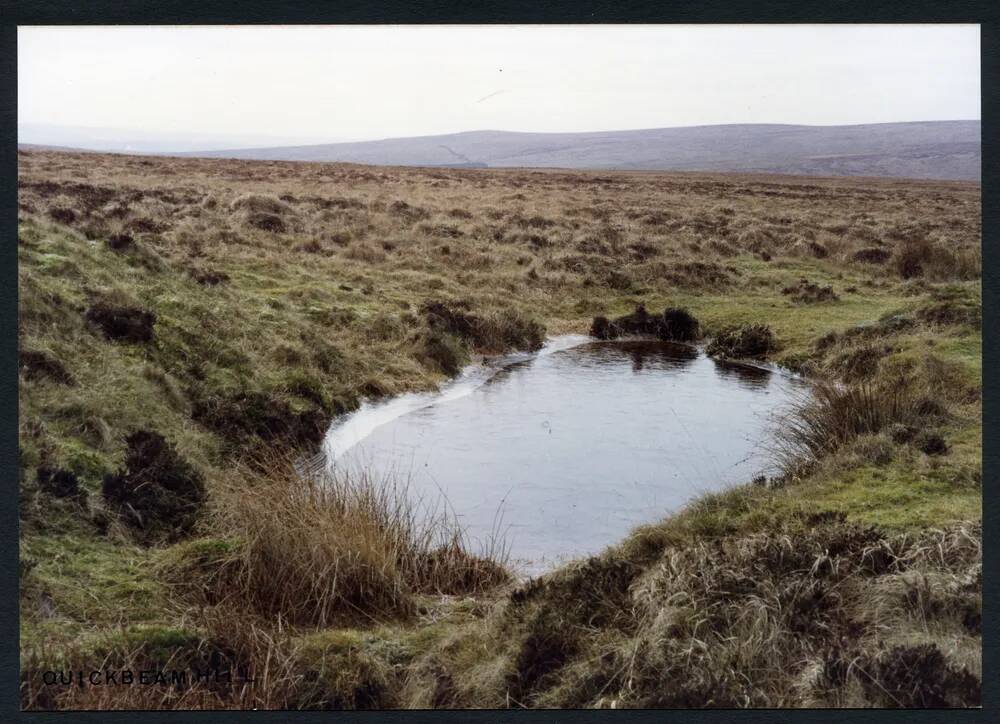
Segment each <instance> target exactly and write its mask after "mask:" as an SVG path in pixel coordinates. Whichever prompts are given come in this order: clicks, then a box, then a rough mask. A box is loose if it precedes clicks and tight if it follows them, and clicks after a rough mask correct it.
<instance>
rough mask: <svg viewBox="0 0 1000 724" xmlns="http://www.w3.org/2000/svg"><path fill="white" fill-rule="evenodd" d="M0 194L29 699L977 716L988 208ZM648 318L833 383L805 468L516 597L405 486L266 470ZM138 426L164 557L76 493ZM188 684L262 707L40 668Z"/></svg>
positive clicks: (39, 178)
mask: <svg viewBox="0 0 1000 724" xmlns="http://www.w3.org/2000/svg"><path fill="white" fill-rule="evenodd" d="M19 186H20V188H19V191H20V193H19V199H18V201H19V234H18V259H19V269H18V271H19V304H20V318H19V329H18V338H19V349H20V351H21V374H20V375H19V390H20V395H19V426H20V427H19V455H20V490H21V508H20V510H21V546H20V554H21V560H22V566H21V568H22V577H21V650H22V668H23V673H22V703H23V704H24V705H25V706H26V707H29V708H74V707H78V708H98V709H106V708H132V709H143V708H183V707H193V708H253V707H258V708H299V707H303V708H324V707H326V708H379V707H383V708H384V707H447V706H463V707H464V706H471V707H484V706H485V707H491V706H492V707H508V706H509V707H519V706H542V707H544V706H572V707H577V706H579V707H605V706H608V707H610V706H615V707H625V706H668V707H670V706H722V705H724V706H864V705H875V706H920V705H927V704H935V705H949V706H967V705H974V704H976V703H977V701H978V699H977V695H978V694H977V691H978V688H977V687H978V681H979V678H981V671H980V669H981V664H980V659H981V653H980V651H981V636H980V634H979V632H978V630H977V623H976V622H977V619H976V615H977V610H979V611H980V614H979V615H980V618H981V607H980V609H977V606H981V605H980V604H979V603H978V602H979V598H980V595H981V582H980V579H979V578H978V577H977V575H979V574H977V570H979V569H978V568H977V566H979V563H978V561H979V555H980V553H979V540H980V528H979V520H980V519H981V510H982V500H981V495H982V493H981V485H982V480H981V476H982V459H981V458H982V425H981V414H982V413H981V395H982V361H981V349H982V334H981V290H980V283H979V281H978V278H979V275H980V262H979V247H980V225H979V216H980V199H979V195H980V190H979V186H978V185H976V184H968V183H940V182H915V181H914V182H910V181H898V180H896V181H888V180H887V181H879V180H857V179H814V178H791V177H769V176H740V175H712V174H659V173H634V174H633V173H605V172H601V173H587V172H574V173H566V172H560V171H538V172H532V171H523V170H516V169H510V170H457V169H395V168H391V169H390V168H366V167H360V166H350V165H339V164H294V163H267V162H240V161H225V160H212V161H207V160H198V159H156V158H140V157H129V156H101V155H95V154H67V153H50V152H36V151H32V152H22V153H20V154H19ZM873 249H874V250H878V251H877V252H873V251H872V250H873ZM859 252H863V253H861V254H860V256H859V254H858V253H859ZM859 259H860V260H859ZM865 260H867V261H865ZM827 287H829V289H830V291H829V292H827V291H826V289H827ZM786 289H793V290H799V292H798V293H794V294H789V293H783V291H784V290H786ZM803 290H804V291H803ZM815 290H820V292H816V293H814V292H815ZM640 304H643V305H645V308H646V309H649V310H654V311H655V312H656V313H657V314H658V313H659V312H660V310H663V309H666V308H675V309H685V310H687V311H688V312H690V314H691V315H693V317H694V318H695V319H696V320H697V321H698V323H699V325H698V326H699V328H700V331H701V334H702V335H703V338H704V341H706V342H707V341H711V340H712V339H713V338H715V337H717V336H719V335H720V333H722V332H724V331H725V330H726V329H729V328H734V327H741V326H747V325H756V324H763V325H766V326H767V327H768V328H769V329H770V331H771V333H772V334H773V337H774V341H775V347H776V348H775V349H772V350H770V351H767V352H766V353H765V354H766V357H767V359H768V360H769V361H770V362H772V363H776V364H782V365H786V366H788V367H790V368H793V369H795V370H799V371H801V372H802V373H803V374H805V375H808V376H810V377H813V378H816V379H825V380H828V381H829V384H828V386H827V387H825V388H821V389H822V390H825V392H823V393H822V394H821V395H820V396H819V397H818V398H817V400H819V401H818V402H817V401H814V402H813V403H811V404H812V405H813V406H812V407H808V408H807V410H806V411H805V412H806V414H805V415H804V416H803V415H799V416H795V415H794V414H793V411H789V417H788V419H787V420H786V421H785V425H784V426H783V429H784V430H785V431H786V433H788V432H791V433H792V434H794V433H795V431H796V430H797V431H798V433H799V434H798V437H797V440H796V443H795V444H794V445H793V446H792V448H793V451H794V452H795V455H794V456H793V457H795V458H796V460H797V462H802V460H803V459H805V461H806V462H807V463H808V464H807V465H804V466H803V465H800V464H796V465H794V466H792V465H790V466H789V469H788V471H787V473H788V474H787V475H785V476H784V477H783V478H779V479H778V480H771V481H765V484H757V485H752V484H748V485H745V486H740V487H736V488H734V489H732V490H729V491H725V492H723V493H718V494H714V495H708V496H704V497H702V498H699V499H698V500H696V501H694V502H693V503H692V504H690V505H689V506H688V507H687V508H685V509H684V510H681V511H679V512H676V513H675V514H673V515H670V516H668V517H666V518H665V519H664V520H663V521H661V522H658V523H654V524H651V525H647V526H642V527H640V528H639V529H637V530H636V531H635V532H634V533H633V534H632V535H631V536H629V537H628V538H627V539H626V540H624V541H621V542H620V543H619V544H616V545H614V546H611V547H610V548H609V549H608V550H607V551H606V552H605V553H604V554H602V555H601V556H596V557H594V558H592V559H589V560H586V561H579V562H576V563H574V564H571V565H568V566H565V567H563V568H560V569H558V570H556V571H553V572H551V573H549V574H547V575H546V576H544V577H542V578H539V579H535V580H533V581H509V580H507V579H506V576H505V575H504V573H503V569H502V567H500V566H495V565H491V564H489V563H487V562H484V561H483V560H481V559H479V558H477V557H476V556H474V555H470V553H472V552H470V551H468V550H467V549H466V548H465V547H464V545H463V543H462V541H461V538H460V536H459V537H456V532H455V530H454V527H453V526H452V525H451V524H450V523H448V522H446V521H441V520H440V519H437V518H435V517H434V516H433V515H431V516H430V518H420V517H419V516H417V517H415V515H416V512H415V511H414V510H412V509H411V508H410V507H408V506H407V505H406V504H403V502H402V498H400V497H399V496H398V495H397V494H396V493H398V492H400V489H397V490H396V491H395V492H393V490H392V488H391V487H382V486H378V485H375V484H374V482H375V481H366V480H354V481H346V480H345V481H340V482H339V483H338V484H335V485H333V486H332V487H322V486H317V485H313V486H308V485H297V484H293V482H294V483H297V482H298V481H295V480H294V479H293V478H292V477H291V476H290V474H289V471H288V468H287V465H283V464H275V463H273V460H275V459H276V460H279V461H280V460H284V459H285V458H286V457H287V456H288V455H294V454H296V453H300V452H306V451H309V450H310V449H311V448H312V446H314V445H315V443H316V441H317V440H318V439H319V437H320V436H321V435H322V432H323V430H324V429H325V427H326V425H327V424H328V423H329V421H330V419H331V418H332V417H334V416H335V415H337V414H341V413H343V412H345V411H348V410H351V409H353V408H354V407H355V406H356V405H358V404H359V402H360V401H361V400H362V399H364V398H368V397H378V396H383V395H393V394H397V393H401V392H405V391H410V390H421V389H429V388H431V387H433V386H435V385H437V384H438V383H440V382H441V381H443V380H444V379H445V378H446V377H447V376H448V375H450V374H454V373H455V372H456V371H457V370H458V369H459V368H460V366H461V365H462V364H463V363H465V362H466V361H468V360H471V359H472V358H473V356H474V355H475V354H479V353H488V352H498V351H502V350H505V349H510V348H522V349H530V348H535V347H537V345H538V344H539V343H540V341H541V339H542V338H543V336H544V335H545V334H550V335H552V334H561V333H585V332H586V331H587V330H588V329H590V327H591V323H592V321H593V318H594V317H596V316H604V317H608V318H611V319H615V318H619V317H622V316H625V315H631V314H633V313H634V312H635V310H636V307H637V306H638V305H640ZM122 309H129V310H133V311H132V312H130V313H129V314H128V315H127V316H126V319H125V324H124V327H125V329H126V331H127V332H128V333H127V334H125V335H124V338H122V339H117V340H116V339H109V338H108V334H107V330H106V329H105V328H104V327H106V326H107V320H108V319H109V318H115V319H117V317H114V314H120V312H118V311H116V312H114V313H113V314H110V315H109V313H108V312H107V310H122ZM91 310H97V312H94V311H91ZM88 311H89V312H90V313H89V314H88ZM147 314H148V315H155V322H154V323H153V324H152V329H151V331H152V334H151V337H149V338H147V335H146V327H147V326H148V324H147V323H148V321H149V320H150V319H151V318H150V317H149V316H145V315H147ZM129 320H132V322H134V324H132V323H130V322H129ZM901 380H902V381H908V383H909V384H910V385H911V388H908V391H904V392H902V393H898V394H899V395H902V396H901V397H899V398H895V397H893V395H894V394H897V393H892V394H890V393H889V392H887V391H888V390H895V389H896V388H897V387H898V384H897V383H899V382H900V381H901ZM925 396H930V397H932V398H934V399H935V400H937V401H938V402H939V403H940V405H941V406H942V407H943V409H942V410H939V411H938V412H940V413H941V414H937V415H934V416H927V415H925V414H923V413H924V412H927V409H925V408H924V407H921V406H920V405H918V404H917V403H918V402H919V398H920V397H925ZM894 399H895V400H896V402H901V403H905V404H898V405H897V404H895V403H893V404H886V403H892V402H893V400H894ZM824 401H825V404H824ZM845 401H846V403H848V404H844V403H845ZM868 403H871V404H868ZM865 410H867V411H868V413H870V414H868V413H866V414H865V415H864V416H861V413H862V412H864V411H865ZM902 412H905V413H906V414H902ZM897 413H900V414H897ZM910 413H913V414H912V415H911V414H910ZM918 413H919V414H918ZM796 420H798V422H797V423H796V422H795V421H796ZM873 421H874V422H873ZM876 423H877V424H876ZM796 425H798V427H796ZM907 426H910V427H914V428H922V429H919V430H913V431H909V432H908V431H907V430H906V429H905V428H907ZM923 428H925V429H923ZM140 432H142V433H145V434H144V435H142V436H140V438H141V439H157V440H158V439H159V437H155V438H154V437H150V435H149V433H155V434H156V435H157V436H162V439H163V440H164V443H165V449H168V450H170V451H172V452H171V453H170V454H168V456H167V457H168V458H170V460H174V458H173V457H172V456H173V455H176V456H177V457H176V460H177V461H179V462H177V467H178V469H182V470H185V471H188V472H190V473H191V475H190V476H188V477H192V479H193V478H198V479H203V480H204V488H205V493H206V496H205V499H204V500H203V501H199V502H198V505H197V506H196V507H197V515H196V520H195V522H194V523H193V526H192V527H191V528H190V530H187V531H186V532H184V531H181V533H180V534H179V535H180V536H181V537H180V539H179V540H173V539H172V538H171V536H170V535H168V536H165V537H164V536H150V537H147V536H144V535H142V534H141V533H140V531H138V530H137V529H136V527H135V526H134V525H129V524H128V515H122V514H121V513H120V511H119V507H116V505H115V504H114V501H110V503H109V501H108V500H106V499H105V496H104V494H103V489H104V481H105V479H106V478H107V477H108V476H114V475H119V476H124V477H123V478H122V479H124V480H126V481H128V480H131V479H132V477H130V476H129V475H128V474H125V473H126V472H127V470H126V469H127V468H128V466H127V465H126V461H127V460H128V459H129V454H130V447H129V443H128V440H129V438H130V436H132V435H134V434H136V433H140ZM911 432H912V433H913V434H910V433H911ZM923 433H927V434H933V435H936V436H938V437H939V438H940V441H941V442H942V443H943V446H944V447H943V448H941V449H943V450H946V452H945V453H944V454H938V452H940V450H939V451H938V452H935V453H933V454H928V453H927V452H925V451H924V449H923V448H924V447H927V446H926V440H925V439H924V438H921V437H920V435H921V434H923ZM927 449H932V450H934V449H935V448H933V447H927ZM262 458H263V459H271V460H272V463H270V464H268V465H264V466H263V467H262V466H261V465H260V464H259V463H254V462H253V461H254V460H258V461H259V460H260V459H262ZM189 466H190V467H189ZM138 467H139V468H141V469H143V470H145V467H143V466H141V465H140V466H138ZM167 467H171V466H167ZM40 468H44V469H46V470H50V471H62V472H63V473H64V474H63V476H62V478H61V479H63V480H68V479H69V478H68V477H67V476H66V475H65V473H70V474H72V475H73V476H74V478H75V479H76V481H77V484H78V486H79V490H80V491H81V492H80V494H79V495H76V496H74V497H56V496H55V495H54V494H53V493H52V492H51V491H49V490H47V489H43V485H42V481H41V480H40V479H39V476H38V470H39V469H40ZM191 471H193V472H191ZM143 474H147V473H143ZM185 475H186V476H187V475H188V473H185ZM148 476H151V477H149V479H150V480H152V481H153V482H154V483H156V484H157V485H161V486H166V488H167V489H169V485H170V482H169V481H170V479H171V477H170V475H166V476H162V475H153V474H152V473H148ZM133 477H135V476H133ZM140 477H141V476H139V477H135V480H140ZM142 480H143V481H145V480H146V478H143V479H142ZM142 484H143V485H144V484H145V483H144V482H143V483H142ZM125 489H126V492H127V489H128V486H127V485H126V486H125ZM125 510H127V509H125ZM133 522H134V521H133ZM185 527H186V524H185ZM169 529H170V530H173V528H172V527H170V528H169ZM873 551H883V552H885V551H888V552H889V553H891V555H889V553H887V554H886V555H885V556H883V557H882V558H880V559H879V560H880V561H881V563H880V566H879V567H877V569H872V567H871V562H872V560H873V559H872V556H873V555H874V554H873ZM935 551H936V553H934V552H935ZM486 553H487V555H486V558H487V559H488V558H490V555H489V553H490V552H489V551H487V552H486ZM747 571H752V572H753V573H754V575H753V576H750V577H749V578H748V576H747V575H746V572H747ZM206 661H215V662H216V663H220V664H225V665H235V666H243V667H248V668H250V669H252V670H254V671H255V672H256V673H257V674H258V684H257V685H255V686H253V687H229V686H216V685H204V686H195V687H189V688H187V689H183V690H176V689H173V688H170V687H166V688H164V687H135V688H131V689H127V690H126V689H123V688H119V689H114V688H108V689H104V690H99V689H97V688H96V687H94V688H89V689H79V688H76V687H68V688H60V687H56V688H55V689H52V688H46V687H44V686H40V685H39V682H38V679H37V674H38V670H39V669H40V668H44V667H47V666H50V665H52V662H61V663H63V664H65V665H66V666H67V667H71V668H72V667H90V666H93V665H95V664H103V663H108V664H114V665H115V666H119V667H122V666H135V667H143V666H154V667H172V666H178V667H184V666H189V665H192V664H196V663H199V662H201V663H205V662H206ZM969 677H972V678H971V679H970V678H969ZM873 682H875V685H873ZM913 692H917V694H919V695H920V696H916V695H914V693H913ZM934 692H936V694H934V696H937V697H938V698H937V699H933V700H932V699H928V698H921V697H923V696H924V695H926V696H928V697H929V696H931V694H932V693H934Z"/></svg>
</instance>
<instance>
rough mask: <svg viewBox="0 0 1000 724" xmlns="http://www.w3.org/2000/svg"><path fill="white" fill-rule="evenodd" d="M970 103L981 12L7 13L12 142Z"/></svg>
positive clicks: (946, 112) (283, 135)
mask: <svg viewBox="0 0 1000 724" xmlns="http://www.w3.org/2000/svg"><path fill="white" fill-rule="evenodd" d="M979 118H980V80H979V27H978V26H977V25H661V26H649V25H647V26H612V25H605V26H515V25H507V26H353V27H351V26H299V27H293V26H252V27H251V26H242V27H239V26H213V27H207V26H206V27H173V26H157V27H152V26H150V27H145V26H127V27H126V26H120V27H114V26H111V27H93V26H89V27H22V28H19V30H18V125H19V129H20V138H19V140H21V141H22V142H36V143H38V142H43V143H54V142H55V141H53V140H46V139H44V138H42V136H45V134H46V133H48V134H49V135H53V134H54V135H56V136H58V135H59V134H60V133H61V134H62V136H61V137H64V138H66V139H71V138H72V137H74V134H76V136H78V137H86V136H87V135H88V134H89V135H90V136H92V137H101V138H104V139H105V141H107V142H109V143H110V142H111V141H112V140H113V141H116V142H118V143H119V144H125V145H128V144H133V145H135V146H136V147H138V146H139V145H141V143H143V142H147V143H152V142H154V141H155V142H158V143H166V144H168V145H169V144H171V143H172V144H173V145H174V146H175V147H176V149H175V150H184V149H183V148H181V147H180V146H185V147H187V148H190V147H193V146H198V145H199V144H200V145H202V146H204V147H205V148H208V147H236V146H239V145H252V144H255V143H263V144H269V143H273V144H275V145H277V144H280V143H292V142H317V143H318V142H335V141H347V140H367V139H377V138H390V137H398V136H419V135H427V134H438V133H453V132H459V131H470V130H483V129H492V130H509V131H535V132H544V131H552V132H559V131H600V130H624V129H634V128H660V127H668V126H689V125H709V124H721V123H801V124H811V125H837V124H853V123H882V122H894V121H922V120H955V119H966V120H978V119H979ZM53 127H59V129H61V130H59V129H57V128H53ZM93 129H101V130H100V131H96V130H93ZM109 129H110V130H109ZM179 144H180V146H179ZM192 144H193V146H192Z"/></svg>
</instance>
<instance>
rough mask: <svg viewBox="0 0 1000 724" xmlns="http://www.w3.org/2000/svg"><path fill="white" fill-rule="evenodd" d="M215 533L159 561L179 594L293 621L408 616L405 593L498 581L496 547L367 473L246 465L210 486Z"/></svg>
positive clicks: (501, 574) (410, 605) (461, 589)
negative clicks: (469, 542) (477, 548)
mask: <svg viewBox="0 0 1000 724" xmlns="http://www.w3.org/2000/svg"><path fill="white" fill-rule="evenodd" d="M211 520H212V522H211V530H212V532H213V536H217V538H218V539H217V540H216V541H215V542H214V543H213V542H211V541H208V542H206V541H201V542H198V541H196V542H194V543H192V544H190V545H189V546H188V548H187V549H184V548H180V549H178V551H177V552H175V555H174V556H172V557H170V558H168V559H167V561H166V563H165V568H164V570H165V574H166V576H167V579H168V580H169V581H170V582H172V583H173V584H174V585H175V586H177V587H178V590H179V592H181V593H183V594H185V595H187V596H192V595H193V596H195V597H196V598H199V599H201V600H204V601H206V602H208V603H211V604H218V603H220V602H225V603H227V604H229V605H234V606H239V607H241V608H246V609H248V610H250V611H253V612H255V613H257V614H259V615H263V616H268V617H279V618H280V619H282V620H285V621H288V622H291V623H295V624H302V625H316V626H329V625H333V624H334V623H336V622H341V623H342V622H344V621H362V622H367V623H371V622H375V621H387V620H392V619H397V618H401V617H403V618H405V617H408V616H411V615H412V614H413V612H414V605H415V604H414V594H415V593H417V592H433V593H476V592H482V591H484V590H487V589H489V588H492V587H494V586H496V585H498V584H500V583H503V582H505V581H506V580H507V579H508V577H509V574H508V573H507V571H506V569H505V568H504V566H503V558H502V555H500V554H501V553H502V551H501V550H500V549H499V548H497V549H494V550H489V551H487V552H486V554H485V555H484V556H477V555H473V554H471V553H470V552H469V551H468V549H467V546H466V545H465V543H464V540H463V537H462V534H461V532H460V530H459V529H458V528H457V526H456V525H455V524H454V523H453V522H452V521H451V520H450V519H449V518H448V517H447V516H446V515H444V514H441V513H440V512H438V511H437V510H436V509H434V508H431V507H429V506H425V505H423V504H422V503H421V502H420V501H414V500H413V498H412V497H411V496H410V494H409V493H408V491H407V490H406V489H405V487H403V486H399V485H396V484H395V483H393V482H392V481H389V480H375V479H373V478H370V477H368V476H366V475H358V476H352V475H346V474H337V475H327V474H307V475H305V476H300V475H298V474H296V473H295V471H294V470H293V468H292V466H291V465H289V464H288V462H287V461H282V460H276V461H269V462H268V463H266V464H263V465H262V464H259V463H258V464H255V465H253V466H250V465H244V466H241V467H240V468H238V469H237V470H236V471H234V472H233V473H232V474H231V475H229V476H226V477H225V478H224V479H222V480H221V481H220V482H219V484H218V485H217V486H216V488H215V489H214V490H213V498H212V518H211Z"/></svg>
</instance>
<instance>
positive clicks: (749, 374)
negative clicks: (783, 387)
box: [712, 359, 772, 390]
mask: <svg viewBox="0 0 1000 724" xmlns="http://www.w3.org/2000/svg"><path fill="white" fill-rule="evenodd" d="M712 361H713V362H714V363H715V372H716V374H717V375H719V377H721V378H722V379H724V380H732V381H735V382H737V383H738V384H740V385H743V386H744V387H746V388H748V389H751V390H759V389H761V388H764V387H767V385H768V383H769V382H770V381H771V374H772V372H771V370H769V369H765V368H763V367H758V366H757V365H752V364H747V363H744V362H730V361H728V360H715V359H713V360H712Z"/></svg>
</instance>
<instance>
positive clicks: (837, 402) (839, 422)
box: [776, 381, 947, 470]
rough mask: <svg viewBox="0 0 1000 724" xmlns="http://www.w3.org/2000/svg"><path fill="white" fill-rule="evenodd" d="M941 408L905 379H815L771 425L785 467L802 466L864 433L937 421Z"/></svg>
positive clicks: (943, 414) (914, 426) (939, 417)
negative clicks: (846, 382)
mask: <svg viewBox="0 0 1000 724" xmlns="http://www.w3.org/2000/svg"><path fill="white" fill-rule="evenodd" d="M946 414H947V413H946V410H945V409H944V408H943V407H942V406H941V404H940V403H938V402H937V401H935V400H934V399H932V398H929V397H927V396H926V394H924V393H923V392H922V391H920V390H917V389H915V388H913V387H912V386H909V385H905V384H898V385H896V384H885V383H882V382H867V381H865V382H859V383H855V384H849V385H844V384H839V383H835V382H829V381H823V382H817V383H816V384H814V385H813V386H812V388H811V394H810V395H809V396H808V397H805V398H804V399H803V400H802V401H800V402H799V403H797V404H796V405H795V406H794V407H793V409H792V410H791V411H790V412H789V414H788V415H787V416H786V417H785V418H784V419H782V420H781V422H780V423H779V424H778V426H777V429H776V436H777V441H778V442H777V445H776V449H777V452H778V454H779V457H780V458H781V459H782V460H783V461H784V463H785V467H786V469H789V470H791V469H796V468H800V467H803V466H807V465H809V464H811V463H814V462H816V461H817V460H820V459H821V458H823V457H825V456H826V455H828V454H831V453H833V452H835V451H837V450H838V449H840V448H841V447H843V446H844V445H846V444H848V443H850V442H852V441H854V440H856V439H857V438H859V437H862V436H865V435H877V434H878V433H880V432H883V431H886V430H889V429H890V428H892V427H894V426H901V427H903V428H908V429H918V428H920V427H922V426H924V425H927V424H930V423H934V422H941V420H942V418H943V417H944V416H945V415H946Z"/></svg>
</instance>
